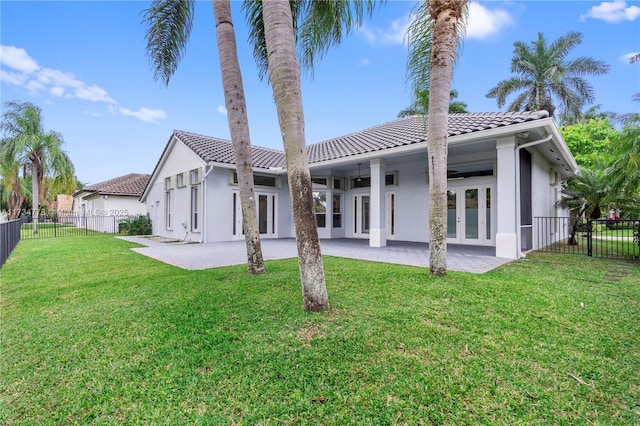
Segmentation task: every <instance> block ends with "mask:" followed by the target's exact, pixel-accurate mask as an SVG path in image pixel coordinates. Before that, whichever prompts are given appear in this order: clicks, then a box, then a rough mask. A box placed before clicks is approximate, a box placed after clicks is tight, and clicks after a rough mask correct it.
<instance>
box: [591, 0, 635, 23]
mask: <svg viewBox="0 0 640 426" xmlns="http://www.w3.org/2000/svg"><path fill="white" fill-rule="evenodd" d="M639 17H640V7H638V6H627V2H626V1H624V0H614V1H609V2H607V1H605V2H602V3H600V4H599V5H598V6H592V7H591V9H589V10H588V11H587V13H585V14H584V15H581V16H580V19H581V20H583V21H584V20H586V19H587V18H593V19H601V20H603V21H604V22H606V23H608V24H617V23H619V22H623V21H635V20H636V19H638V18H639Z"/></svg>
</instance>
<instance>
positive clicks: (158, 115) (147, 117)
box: [119, 107, 167, 124]
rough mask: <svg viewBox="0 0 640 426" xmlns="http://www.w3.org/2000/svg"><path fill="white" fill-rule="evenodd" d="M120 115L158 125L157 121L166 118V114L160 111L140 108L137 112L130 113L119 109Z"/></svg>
mask: <svg viewBox="0 0 640 426" xmlns="http://www.w3.org/2000/svg"><path fill="white" fill-rule="evenodd" d="M119 111H120V114H122V115H124V116H127V117H135V118H137V119H138V120H140V121H145V122H147V123H155V124H158V120H164V119H165V118H167V113H166V112H164V111H163V110H161V109H149V108H145V107H141V108H140V109H139V110H138V111H131V110H130V109H128V108H120V109H119Z"/></svg>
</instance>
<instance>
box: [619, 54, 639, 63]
mask: <svg viewBox="0 0 640 426" xmlns="http://www.w3.org/2000/svg"><path fill="white" fill-rule="evenodd" d="M637 55H640V52H630V53H625V54H624V55H622V56H620V57H619V58H618V59H620V61H622V62H624V63H625V64H628V63H631V58H633V57H635V56H637Z"/></svg>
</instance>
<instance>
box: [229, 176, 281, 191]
mask: <svg viewBox="0 0 640 426" xmlns="http://www.w3.org/2000/svg"><path fill="white" fill-rule="evenodd" d="M231 179H232V180H231V182H232V183H234V184H236V185H237V184H238V174H237V173H236V172H233V176H232V178H231ZM253 184H254V185H256V186H268V187H271V188H278V187H279V185H278V178H277V176H270V175H258V174H255V173H254V174H253Z"/></svg>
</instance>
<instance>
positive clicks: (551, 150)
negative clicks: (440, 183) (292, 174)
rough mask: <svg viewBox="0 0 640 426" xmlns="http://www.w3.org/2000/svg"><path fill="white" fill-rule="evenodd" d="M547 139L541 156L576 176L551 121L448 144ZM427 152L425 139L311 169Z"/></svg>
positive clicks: (565, 173) (462, 137)
mask: <svg viewBox="0 0 640 426" xmlns="http://www.w3.org/2000/svg"><path fill="white" fill-rule="evenodd" d="M548 135H552V138H551V139H550V140H549V141H548V142H545V143H543V144H540V145H538V146H537V147H536V148H537V149H538V151H539V152H541V153H542V155H543V156H544V157H545V158H546V159H547V160H548V161H549V162H550V163H552V164H554V165H556V166H557V167H558V169H559V170H560V172H561V174H562V176H563V177H564V178H566V177H569V176H572V175H573V174H575V173H577V171H578V165H577V164H576V161H575V159H574V158H573V155H571V152H570V151H569V148H568V147H567V144H566V143H565V142H564V139H563V138H562V136H561V135H560V132H559V131H558V128H557V126H556V124H555V121H554V120H553V119H552V118H543V119H539V120H534V121H527V122H524V123H518V124H512V125H509V126H504V127H497V128H494V129H488V130H481V131H477V132H472V133H465V134H462V135H455V136H450V137H449V138H448V141H447V143H448V145H449V146H450V147H453V146H456V145H465V144H469V143H473V142H480V141H488V140H495V139H498V138H504V137H508V136H514V137H516V140H517V141H519V144H524V143H527V142H529V141H530V140H532V139H539V138H542V137H546V136H548ZM426 150H427V141H426V139H423V140H421V141H420V142H416V143H413V144H410V145H404V146H399V147H394V148H389V149H385V150H378V151H372V152H367V153H363V154H355V155H349V156H346V157H341V158H336V159H332V160H327V161H319V162H316V163H312V164H309V169H310V170H312V171H313V170H314V169H315V170H317V169H326V168H332V167H339V166H344V165H348V164H354V163H358V162H364V161H369V160H373V159H376V158H381V157H384V158H389V157H395V156H401V155H407V154H411V153H415V152H426Z"/></svg>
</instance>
